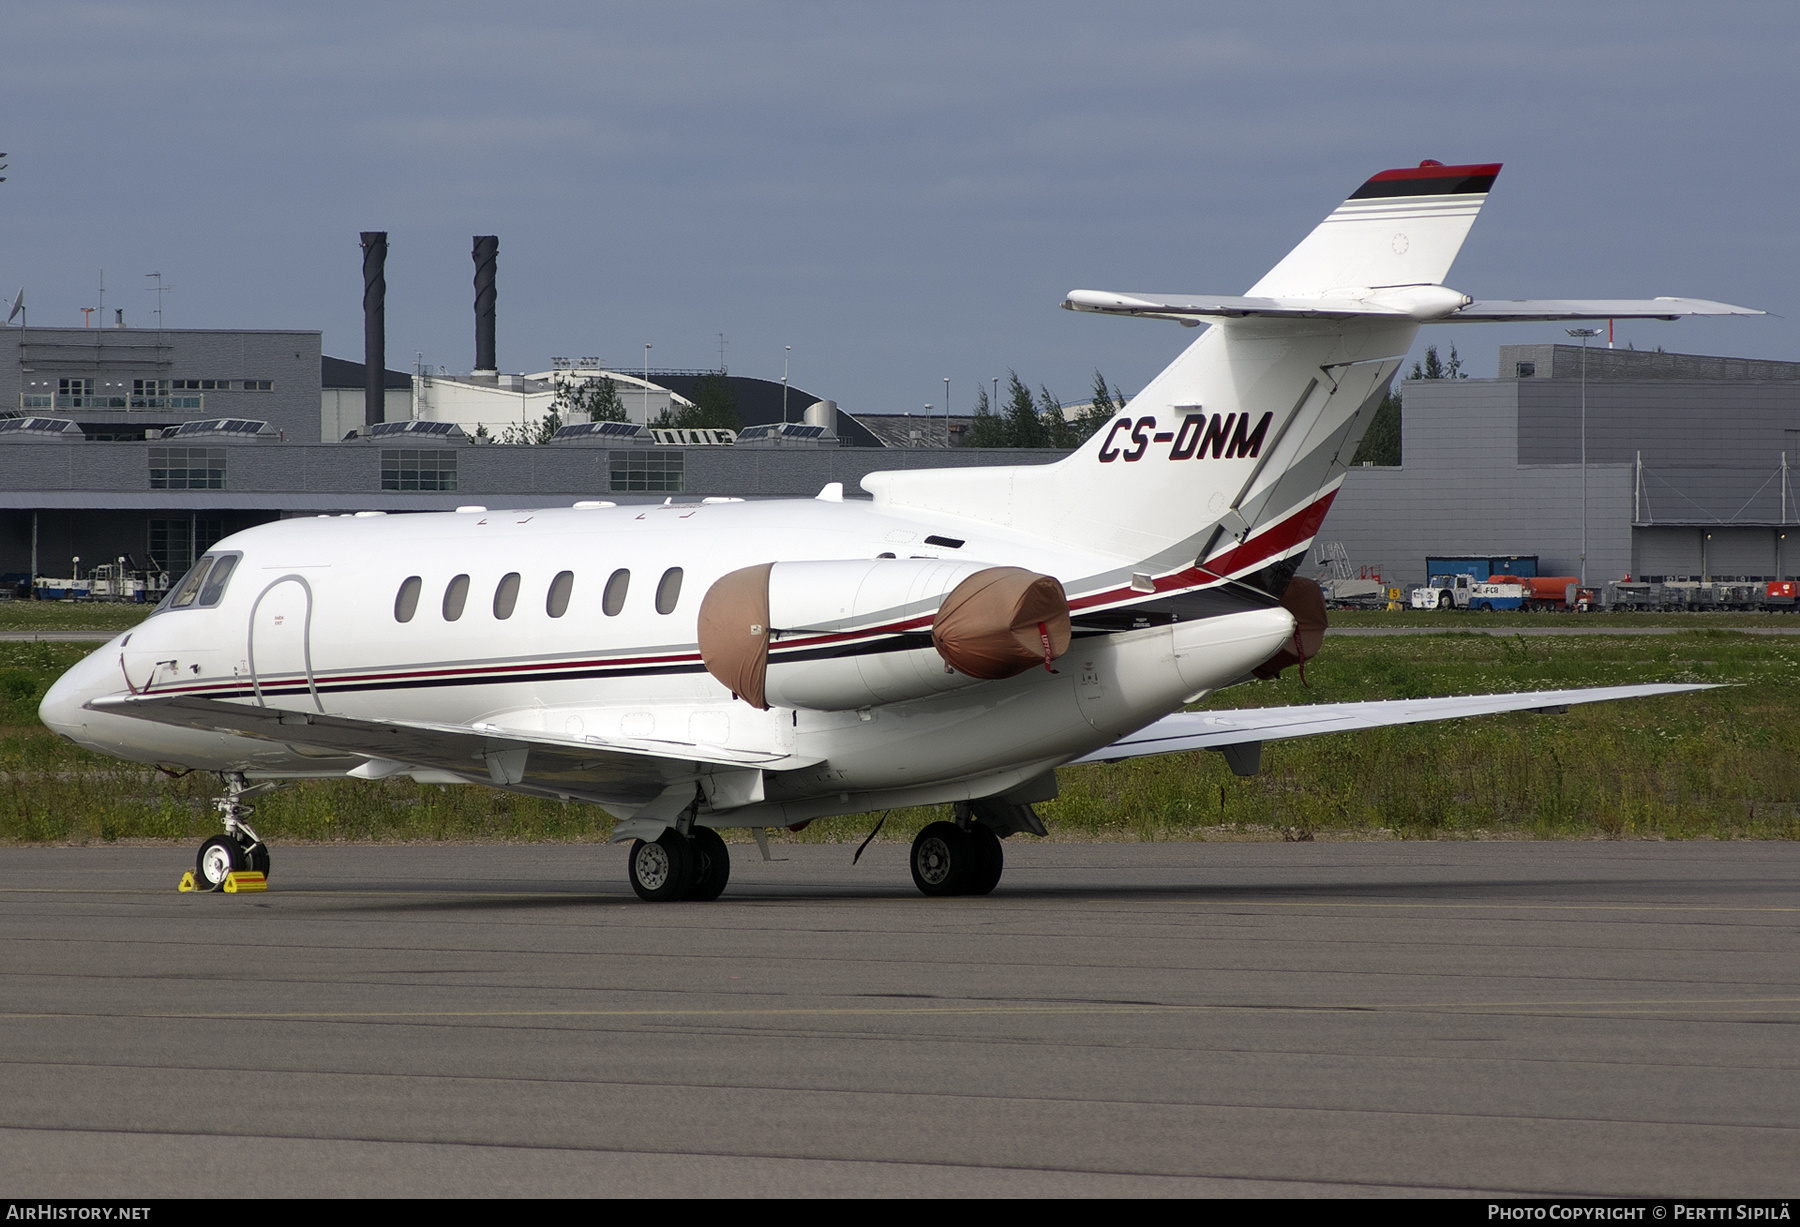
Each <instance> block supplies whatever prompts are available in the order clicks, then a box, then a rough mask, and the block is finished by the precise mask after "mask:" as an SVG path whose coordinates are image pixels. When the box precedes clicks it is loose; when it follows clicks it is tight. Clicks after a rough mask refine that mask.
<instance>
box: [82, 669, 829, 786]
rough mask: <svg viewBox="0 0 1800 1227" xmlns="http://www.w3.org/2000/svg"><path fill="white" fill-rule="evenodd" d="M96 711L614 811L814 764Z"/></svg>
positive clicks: (177, 712)
mask: <svg viewBox="0 0 1800 1227" xmlns="http://www.w3.org/2000/svg"><path fill="white" fill-rule="evenodd" d="M89 706H90V707H92V708H94V709H95V710H97V711H105V712H111V713H114V714H117V715H124V716H134V717H137V718H138V719H143V720H154V721H157V722H158V723H162V724H173V725H179V726H182V727H185V728H196V729H205V730H208V731H211V732H219V733H240V734H246V735H249V736H252V737H261V738H264V739H266V740H269V741H277V742H283V743H285V744H288V745H292V746H304V747H307V748H309V749H314V750H325V751H331V752H335V753H338V754H342V755H344V756H346V757H360V758H364V759H366V760H368V761H367V762H366V763H365V764H364V766H363V767H361V768H358V769H357V770H356V771H353V772H352V773H351V774H352V775H357V776H360V777H362V778H364V779H382V778H385V777H387V776H390V775H399V774H402V773H413V774H414V775H415V778H423V779H425V782H428V783H429V782H435V783H449V782H451V780H450V779H448V778H441V779H433V778H431V777H433V776H436V775H439V774H446V775H453V776H455V777H457V779H458V780H459V781H463V780H466V781H469V782H480V781H481V780H482V778H483V777H486V778H487V779H488V780H490V781H492V782H493V783H494V784H496V785H499V786H502V787H506V786H523V787H525V788H528V789H531V790H533V791H537V792H541V793H547V794H552V795H561V796H570V797H579V798H581V799H583V800H590V801H599V802H602V803H613V804H621V803H622V804H639V805H642V804H647V803H648V802H650V801H652V800H654V799H656V798H657V797H659V796H660V795H662V794H663V793H664V792H665V791H668V790H673V789H674V788H675V786H676V785H679V784H684V783H685V784H689V785H690V786H689V787H688V789H687V792H686V796H691V795H692V788H691V782H692V781H695V780H697V779H699V778H700V777H701V776H709V777H716V776H718V775H721V774H729V773H730V772H731V771H732V769H738V770H740V771H742V770H744V769H748V770H749V771H755V770H757V769H761V768H769V769H776V770H779V769H786V768H794V767H804V766H809V765H811V764H813V763H815V762H817V761H819V760H817V759H804V758H799V757H796V756H792V755H781V754H776V753H758V752H754V751H743V750H732V749H730V748H728V747H724V746H714V745H695V744H688V743H685V742H674V741H653V740H650V739H643V740H622V739H608V740H601V739H599V738H589V737H559V736H555V735H553V734H547V733H540V732H521V731H519V730H514V729H505V728H501V727H499V726H495V725H480V724H477V725H461V724H433V723H429V722H425V721H417V720H368V719H362V718H358V717H353V716H338V715H327V714H324V713H319V712H294V711H283V710H281V709H279V708H273V707H261V706H256V705H252V704H247V703H240V702H230V701H227V700H222V699H209V698H204V697H201V696H198V695H168V696H159V695H111V696H108V697H106V698H101V699H95V700H94V701H93V702H92V703H90V704H89Z"/></svg>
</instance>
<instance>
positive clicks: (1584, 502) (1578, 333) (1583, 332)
mask: <svg viewBox="0 0 1800 1227" xmlns="http://www.w3.org/2000/svg"><path fill="white" fill-rule="evenodd" d="M1563 331H1564V332H1566V333H1568V334H1569V335H1570V336H1572V337H1580V338H1581V586H1582V587H1583V588H1585V587H1587V554H1588V551H1587V547H1588V463H1587V343H1588V338H1589V337H1597V336H1599V335H1600V330H1599V329H1598V328H1565V329H1563Z"/></svg>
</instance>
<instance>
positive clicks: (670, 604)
mask: <svg viewBox="0 0 1800 1227" xmlns="http://www.w3.org/2000/svg"><path fill="white" fill-rule="evenodd" d="M680 599H681V568H680V567H670V568H669V569H668V570H667V571H664V572H663V577H662V580H661V581H660V582H659V583H658V584H657V585H656V612H657V613H659V614H669V613H674V612H675V602H677V601H679V600H680Z"/></svg>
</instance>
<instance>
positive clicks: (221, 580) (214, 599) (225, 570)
mask: <svg viewBox="0 0 1800 1227" xmlns="http://www.w3.org/2000/svg"><path fill="white" fill-rule="evenodd" d="M242 557H243V555H242V554H222V555H220V557H219V561H217V562H215V563H213V569H212V572H211V573H210V574H209V575H207V577H206V586H205V587H204V588H202V589H200V607H201V608H202V609H211V608H212V607H213V606H214V605H217V604H218V603H219V602H220V600H222V599H223V598H224V596H225V585H226V584H227V583H228V582H229V581H230V579H231V573H232V571H233V570H234V569H236V567H237V565H238V559H240V558H242Z"/></svg>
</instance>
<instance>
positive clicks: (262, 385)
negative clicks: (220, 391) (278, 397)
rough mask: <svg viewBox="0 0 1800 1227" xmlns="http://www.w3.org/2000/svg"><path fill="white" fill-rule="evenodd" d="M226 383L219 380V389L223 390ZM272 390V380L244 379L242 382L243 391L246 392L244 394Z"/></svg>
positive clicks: (273, 385)
mask: <svg viewBox="0 0 1800 1227" xmlns="http://www.w3.org/2000/svg"><path fill="white" fill-rule="evenodd" d="M226 382H227V381H226V380H223V379H221V380H219V386H220V387H221V388H223V387H224V386H225V384H226ZM274 390H275V381H274V380H273V379H246V380H244V391H246V392H273V391H274Z"/></svg>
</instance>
